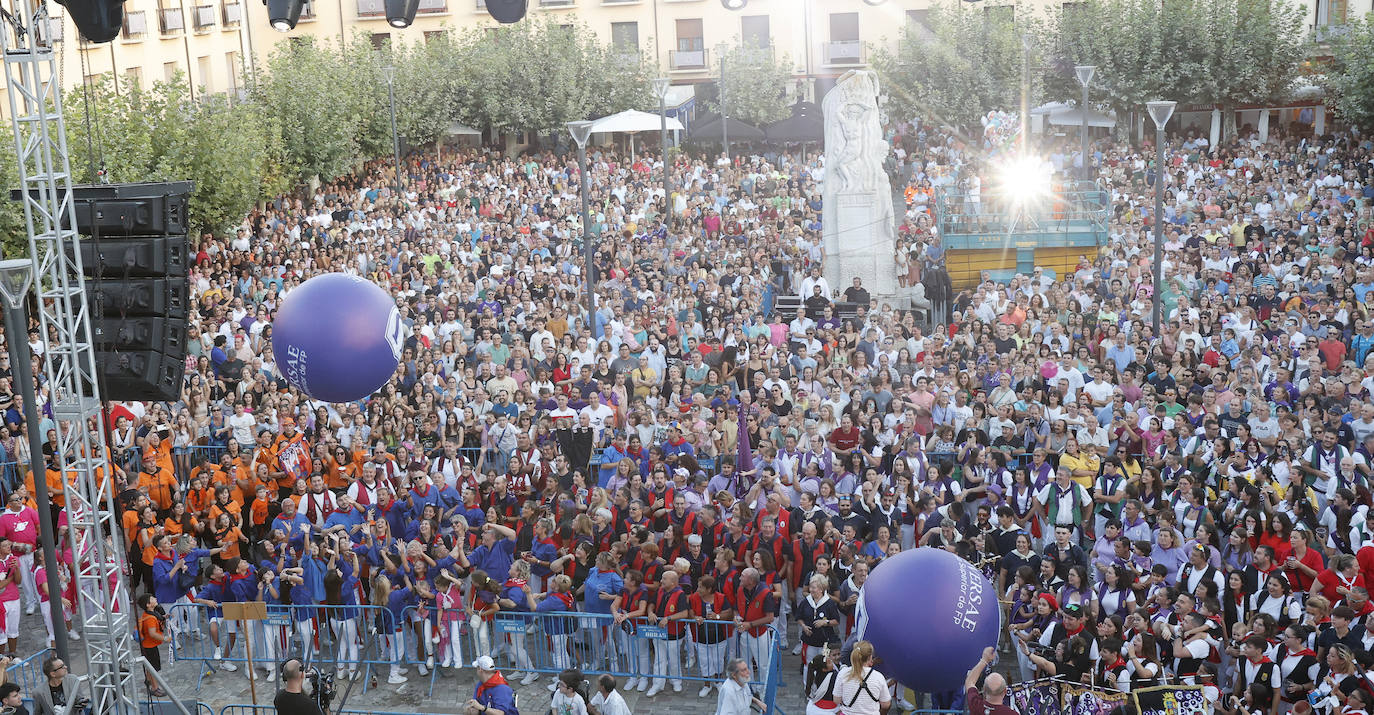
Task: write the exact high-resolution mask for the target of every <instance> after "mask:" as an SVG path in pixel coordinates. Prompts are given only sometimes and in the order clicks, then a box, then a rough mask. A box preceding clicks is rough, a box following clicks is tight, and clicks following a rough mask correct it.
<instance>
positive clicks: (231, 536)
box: [219, 527, 243, 561]
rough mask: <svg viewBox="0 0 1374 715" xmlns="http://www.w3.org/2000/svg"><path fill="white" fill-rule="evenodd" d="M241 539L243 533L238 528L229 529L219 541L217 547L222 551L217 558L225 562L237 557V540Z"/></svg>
mask: <svg viewBox="0 0 1374 715" xmlns="http://www.w3.org/2000/svg"><path fill="white" fill-rule="evenodd" d="M242 538H243V532H242V531H239V529H238V527H234V528H231V529H230V530H229V531H228V532H226V533H225V534H224V535H223V536H222V537H221V538H220V539H219V545H220V548H222V549H223V551H220V552H219V557H220V558H221V559H223V560H225V561H228V560H230V559H236V558H238V557H239V540H240V539H242Z"/></svg>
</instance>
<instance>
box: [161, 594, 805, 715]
mask: <svg viewBox="0 0 1374 715" xmlns="http://www.w3.org/2000/svg"><path fill="white" fill-rule="evenodd" d="M270 608H271V610H270V611H269V613H268V619H267V620H264V621H257V622H251V623H246V624H245V623H241V622H227V621H221V620H217V621H215V625H216V632H217V633H218V638H219V642H220V646H221V647H219V648H216V646H215V645H214V644H213V643H212V641H211V639H209V638H204V639H198V638H195V637H193V636H192V634H193V633H197V632H198V633H202V634H209V633H211V630H210V628H211V618H210V613H211V611H210V609H209V607H207V606H204V605H200V604H190V605H187V604H182V603H178V604H175V605H173V606H172V607H171V608H169V609H168V612H169V623H171V624H172V625H171V632H172V634H173V635H172V637H171V638H170V639H169V641H168V642H169V644H170V646H171V658H173V659H174V660H194V661H200V662H201V663H202V664H203V666H204V667H202V668H201V669H200V674H199V676H198V677H197V679H196V692H200V689H201V687H202V685H203V682H204V678H205V677H206V676H207V675H212V674H214V673H217V672H219V671H220V670H222V669H223V666H224V664H225V663H233V664H235V667H236V669H237V668H247V667H249V665H248V664H249V658H248V652H247V648H246V647H245V640H246V638H245V634H244V633H243V631H244V627H243V626H246V627H247V631H248V633H247V638H248V639H251V640H252V653H253V658H252V663H253V666H254V667H256V668H271V667H272V666H274V665H275V664H276V663H278V662H281V661H282V660H283V659H284V658H286V657H288V656H294V657H300V658H302V659H303V660H305V661H306V662H308V663H312V664H315V665H317V666H318V667H321V668H333V669H334V670H336V671H338V670H346V671H347V672H349V673H350V678H352V677H355V676H356V677H357V678H358V679H359V681H360V685H361V686H362V692H364V693H365V692H367V690H368V689H369V688H370V687H371V685H370V683H371V681H372V679H373V675H374V674H376V675H379V676H381V675H386V674H387V671H389V670H391V669H392V668H393V667H394V668H397V669H399V668H418V667H420V666H424V667H426V668H429V669H430V672H429V675H428V677H429V681H430V682H429V690H430V695H433V691H434V683H435V681H436V679H437V678H438V677H439V676H440V673H439V668H436V667H435V666H436V665H443V664H444V663H445V662H446V661H447V662H448V663H451V664H456V665H458V667H466V665H467V664H469V663H471V662H472V661H473V660H475V659H476V658H477V657H479V656H482V655H490V656H492V657H493V658H494V659H496V662H497V665H498V666H499V667H500V669H501V670H502V671H503V672H505V673H506V674H507V677H508V678H511V677H512V674H525V675H529V674H534V675H536V676H538V675H557V674H558V673H560V672H562V671H563V670H566V669H568V668H580V669H581V670H582V672H583V673H584V674H597V675H599V674H602V673H609V674H611V675H614V676H617V677H618V678H653V679H654V681H655V682H657V681H659V680H661V681H663V683H664V684H665V685H667V684H672V685H673V686H674V687H677V686H679V685H681V684H682V683H687V682H693V683H707V682H717V681H719V680H721V679H722V678H723V677H724V676H723V670H724V666H725V663H726V661H727V659H728V658H731V657H744V658H749V659H751V660H753V661H754V663H755V664H756V668H755V673H756V674H757V677H759V678H761V680H759V681H756V684H757V685H759V686H763V687H768V686H769V683H770V682H772V683H773V686H772V690H773V695H774V696H775V695H776V683H777V678H778V663H779V662H780V660H781V658H782V653H781V651H780V649H779V648H778V639H777V637H776V634H775V632H774V631H773V630H772V628H771V627H770V628H768V629H767V630H765V631H764V632H763V633H762V635H760V636H757V637H755V636H750V635H747V634H742V633H738V632H736V628H735V625H734V623H732V622H729V621H702V622H700V623H698V622H689V623H685V624H683V626H682V628H681V630H680V631H678V632H674V631H673V630H670V628H669V627H666V626H657V625H651V624H648V623H647V622H645V621H643V620H642V619H636V620H632V621H626V622H624V623H616V622H615V619H614V618H613V617H612V616H611V615H610V614H605V613H582V612H544V613H530V612H513V611H512V612H503V613H498V614H496V615H495V616H489V617H487V618H486V619H481V618H472V617H470V614H469V613H468V612H467V611H465V610H455V611H444V612H440V611H439V610H437V609H434V608H424V609H420V608H417V607H415V606H407V607H406V608H405V609H404V610H403V611H402V612H401V616H400V618H399V619H397V618H396V617H395V616H394V615H393V614H392V612H391V611H390V610H389V609H387V608H385V607H382V606H370V605H360V606H348V607H329V606H284V605H283V606H277V605H274V606H271V607H270ZM348 613H353V614H355V615H354V617H353V618H352V619H347V620H351V621H352V623H353V627H350V626H348V625H346V624H345V623H344V622H343V621H344V620H345V619H343V618H342V616H344V615H347V614H348ZM336 619H337V620H336ZM398 620H399V625H398V623H397V621H398ZM231 624H232V630H233V631H234V632H235V633H234V635H233V636H230V635H229V630H230V625H231ZM302 624H308V625H302ZM336 627H338V628H341V629H342V630H340V631H339V632H337V633H336V632H335V630H334V629H335V628H336ZM398 628H399V630H398ZM417 631H419V633H421V634H423V635H424V638H423V640H422V639H421V638H419V637H417ZM349 633H356V639H357V640H356V642H355V643H348V642H343V639H344V638H346V637H348V636H347V634H349ZM231 638H232V640H233V641H234V642H233V644H232V645H231V644H230V643H229V641H230V640H231ZM436 641H437V642H436ZM306 642H309V643H310V644H311V645H310V647H309V648H305V647H303V644H304V643H306ZM354 645H356V646H357V649H356V651H354V650H353V646H354ZM348 652H356V653H357V654H358V655H357V657H354V658H347V657H345V658H341V657H340V656H341V655H342V654H345V653H348ZM660 665H662V667H660ZM396 672H399V670H397V671H396ZM221 714H222V715H224V713H223V711H221Z"/></svg>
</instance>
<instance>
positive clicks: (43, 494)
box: [0, 258, 69, 661]
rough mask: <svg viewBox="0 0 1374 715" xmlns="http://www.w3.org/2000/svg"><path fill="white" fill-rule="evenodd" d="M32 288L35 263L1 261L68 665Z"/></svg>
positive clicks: (8, 337) (0, 283) (61, 652)
mask: <svg viewBox="0 0 1374 715" xmlns="http://www.w3.org/2000/svg"><path fill="white" fill-rule="evenodd" d="M32 284H33V262H32V261H30V260H29V259H27V258H14V259H10V260H7V261H0V295H3V297H4V300H5V341H6V342H7V343H9V351H10V366H11V367H12V368H13V372H14V380H15V383H16V384H15V389H16V390H18V391H19V399H20V400H22V401H23V403H24V427H25V430H24V431H25V432H27V433H28V437H29V469H30V470H32V473H33V490H34V492H35V493H34V495H33V496H34V499H35V500H36V501H37V502H38V529H39V536H40V537H41V539H42V543H41V544H40V545H41V546H42V548H43V566H44V571H46V572H47V574H48V584H47V586H48V593H50V594H53V597H52V598H49V599H48V612H49V614H50V615H51V616H52V622H53V629H52V634H53V645H54V646H55V648H54V650H56V651H57V657H59V658H61V659H62V660H63V661H68V660H69V659H68V655H69V654H68V652H67V629H66V628H63V627H62V623H63V622H64V619H63V617H62V599H61V598H58V597H57V595H58V594H61V593H62V582H61V581H60V580H59V574H58V569H57V558H56V557H55V556H54V554H53V545H54V544H56V543H57V539H56V537H55V535H54V531H53V523H52V509H51V508H50V507H49V505H51V504H52V500H51V498H50V497H49V495H48V480H47V479H45V478H44V476H43V475H44V474H46V473H47V467H46V465H45V464H44V463H43V436H42V435H41V434H39V432H38V429H39V427H38V424H39V422H38V419H39V417H38V391H37V390H36V389H34V384H33V356H32V355H31V354H30V353H29V342H28V329H27V328H28V322H29V321H28V315H27V313H28V311H27V310H25V306H24V301H25V300H26V299H27V297H28V294H29V288H30V287H31V286H32Z"/></svg>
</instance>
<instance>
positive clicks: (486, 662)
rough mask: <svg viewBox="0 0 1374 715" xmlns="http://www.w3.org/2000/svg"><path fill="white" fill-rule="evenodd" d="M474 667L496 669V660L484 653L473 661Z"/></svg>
mask: <svg viewBox="0 0 1374 715" xmlns="http://www.w3.org/2000/svg"><path fill="white" fill-rule="evenodd" d="M472 667H474V668H477V669H479V670H496V661H494V660H492V659H491V656H489V655H484V656H481V657H480V658H478V659H477V660H474V661H472Z"/></svg>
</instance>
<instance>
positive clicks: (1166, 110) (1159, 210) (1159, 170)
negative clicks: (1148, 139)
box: [1145, 100, 1178, 340]
mask: <svg viewBox="0 0 1374 715" xmlns="http://www.w3.org/2000/svg"><path fill="white" fill-rule="evenodd" d="M1177 105H1178V103H1177V102H1168V101H1163V100H1159V101H1154V102H1146V103H1145V106H1146V107H1147V108H1148V109H1149V110H1150V119H1153V120H1154V122H1155V220H1154V234H1155V275H1154V306H1153V311H1152V322H1151V325H1153V326H1154V337H1155V339H1156V340H1157V339H1159V311H1160V299H1161V294H1163V292H1164V125H1166V124H1168V123H1169V118H1170V117H1172V116H1174V107H1175V106H1177Z"/></svg>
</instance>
